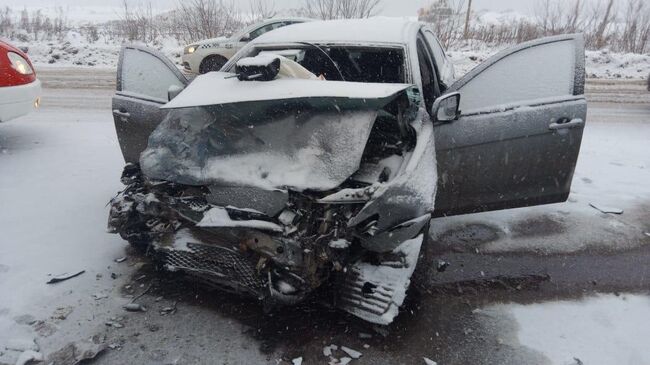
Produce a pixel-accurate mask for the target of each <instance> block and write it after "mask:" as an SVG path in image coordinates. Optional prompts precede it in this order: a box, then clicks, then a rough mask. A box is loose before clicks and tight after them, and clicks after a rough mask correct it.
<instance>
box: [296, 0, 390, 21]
mask: <svg viewBox="0 0 650 365" xmlns="http://www.w3.org/2000/svg"><path fill="white" fill-rule="evenodd" d="M381 1H382V0H304V5H303V7H302V8H301V9H300V11H299V13H301V14H303V15H305V16H308V17H310V18H316V19H323V20H329V19H351V18H369V17H371V16H373V15H375V14H376V13H377V11H378V10H379V9H378V7H379V5H380V4H381Z"/></svg>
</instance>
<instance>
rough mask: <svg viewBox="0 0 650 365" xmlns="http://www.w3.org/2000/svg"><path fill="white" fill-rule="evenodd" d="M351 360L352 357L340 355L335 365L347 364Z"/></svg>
mask: <svg viewBox="0 0 650 365" xmlns="http://www.w3.org/2000/svg"><path fill="white" fill-rule="evenodd" d="M351 361H352V358H350V357H347V356H346V357H342V358H340V359H339V361H338V362H337V363H335V364H337V365H348V364H349V363H350V362H351Z"/></svg>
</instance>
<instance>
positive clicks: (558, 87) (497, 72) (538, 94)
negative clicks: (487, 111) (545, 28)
mask: <svg viewBox="0 0 650 365" xmlns="http://www.w3.org/2000/svg"><path fill="white" fill-rule="evenodd" d="M575 70H576V45H575V42H574V41H573V40H567V41H561V42H550V43H547V44H541V45H537V46H535V47H529V48H525V49H522V50H520V51H518V52H514V53H512V54H509V55H507V56H506V57H504V58H502V59H500V60H499V61H498V62H496V63H494V64H492V65H490V66H489V67H488V68H486V69H485V70H483V71H481V72H480V73H478V74H477V75H475V76H474V77H473V78H472V79H471V81H470V82H468V83H467V84H466V85H464V86H462V87H461V89H460V91H461V93H462V95H463V97H462V98H461V108H462V109H463V110H477V109H482V108H486V107H494V106H497V105H511V104H521V103H524V102H527V101H534V100H539V99H547V98H557V97H560V96H565V95H572V94H573V90H574V77H575V76H574V74H575Z"/></svg>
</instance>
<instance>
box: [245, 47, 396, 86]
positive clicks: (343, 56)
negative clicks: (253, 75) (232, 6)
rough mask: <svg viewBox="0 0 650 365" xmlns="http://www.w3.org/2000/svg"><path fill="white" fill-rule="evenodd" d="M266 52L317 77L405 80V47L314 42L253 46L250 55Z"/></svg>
mask: <svg viewBox="0 0 650 365" xmlns="http://www.w3.org/2000/svg"><path fill="white" fill-rule="evenodd" d="M265 51H268V52H274V53H277V54H281V55H283V56H285V57H287V58H290V59H292V60H294V61H296V62H298V63H299V64H301V65H302V66H303V67H305V68H306V69H308V70H309V71H311V72H312V73H313V74H315V75H316V76H323V77H324V78H325V79H327V80H340V79H341V76H340V75H342V76H343V78H344V80H345V81H355V82H370V83H404V82H405V76H404V50H403V49H402V48H394V47H392V48H389V47H384V48H380V47H344V46H315V45H304V46H302V45H301V46H300V47H291V48H288V47H284V48H279V47H264V48H263V47H259V48H255V49H253V50H252V52H250V53H249V54H248V55H247V56H248V57H250V56H255V55H257V54H258V53H260V52H265ZM330 59H331V60H330ZM337 68H338V70H337ZM339 71H340V74H339Z"/></svg>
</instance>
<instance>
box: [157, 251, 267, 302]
mask: <svg viewBox="0 0 650 365" xmlns="http://www.w3.org/2000/svg"><path fill="white" fill-rule="evenodd" d="M187 248H188V249H187V250H174V249H167V248H164V247H161V248H159V249H158V250H157V253H158V254H159V255H160V259H161V260H162V262H163V263H164V264H165V265H166V266H167V268H168V269H169V270H172V271H176V270H181V271H183V272H186V273H188V274H192V275H194V276H197V277H199V278H204V279H205V281H206V282H207V283H209V284H217V285H219V286H226V287H230V288H231V289H234V290H235V291H244V292H249V293H250V294H254V295H255V296H257V297H261V296H262V295H263V294H262V293H263V289H264V287H265V283H264V282H263V281H262V280H261V278H260V276H259V275H258V274H257V272H256V269H255V266H254V265H253V263H252V262H251V261H249V260H247V259H246V258H245V257H244V256H243V255H242V254H240V253H239V252H236V251H233V250H230V249H228V248H225V247H221V246H215V245H206V244H201V243H188V244H187Z"/></svg>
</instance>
